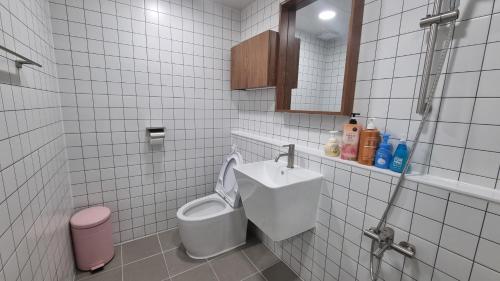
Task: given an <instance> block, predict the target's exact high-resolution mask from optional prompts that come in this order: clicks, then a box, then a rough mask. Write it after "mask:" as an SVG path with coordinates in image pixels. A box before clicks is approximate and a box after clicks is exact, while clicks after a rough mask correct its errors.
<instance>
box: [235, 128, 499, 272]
mask: <svg viewBox="0 0 500 281" xmlns="http://www.w3.org/2000/svg"><path fill="white" fill-rule="evenodd" d="M233 142H234V143H236V144H237V145H238V147H239V149H240V152H241V153H242V156H243V159H245V161H247V162H254V161H262V160H268V159H271V158H272V157H273V156H274V155H276V154H277V153H278V152H280V151H282V148H281V147H279V146H275V145H271V144H269V143H267V142H265V141H260V140H254V139H249V138H246V137H241V136H236V135H235V136H233ZM296 163H297V165H299V166H301V167H305V168H308V169H311V170H313V171H317V172H320V173H322V174H323V182H322V191H321V195H320V201H319V208H318V216H317V220H316V227H315V229H314V230H310V231H306V232H304V233H302V234H299V235H296V236H294V237H292V238H289V239H286V240H283V241H279V242H275V241H272V240H271V239H270V238H269V237H267V236H266V235H265V234H264V233H262V232H260V231H259V236H260V237H261V239H262V240H263V242H264V244H265V245H266V246H267V247H268V248H269V249H271V250H272V251H273V252H274V253H275V254H276V255H277V256H279V257H280V259H281V260H282V261H284V262H285V263H286V264H287V265H288V266H289V267H290V268H292V269H293V270H294V271H295V272H296V273H297V274H298V275H299V276H300V277H301V278H302V279H303V280H304V281H311V280H314V281H319V280H321V281H333V280H339V281H350V280H352V281H354V280H359V281H368V280H370V278H369V257H370V256H369V251H370V243H371V240H370V239H369V238H367V237H365V236H363V234H362V231H363V230H364V229H368V228H370V227H374V226H376V225H377V223H378V219H379V218H380V217H381V216H382V213H383V211H384V208H385V207H386V206H387V202H388V200H389V195H390V194H392V192H394V187H395V183H396V181H397V178H396V177H393V176H390V175H387V174H383V173H379V172H375V171H370V170H368V169H362V168H359V167H355V166H351V165H346V164H343V163H339V162H336V161H332V160H329V159H322V158H320V157H318V156H317V155H312V154H306V153H300V152H299V153H297V159H296ZM400 192H401V193H400V196H399V197H398V198H397V199H396V201H395V205H394V206H393V209H392V211H391V212H390V213H389V217H388V225H389V226H390V227H392V228H393V229H394V230H395V242H396V243H399V242H400V241H409V242H410V243H412V244H413V245H415V246H416V256H415V258H413V259H410V258H405V257H404V256H402V255H400V254H398V253H396V252H395V251H387V252H386V254H385V256H384V259H383V261H384V263H383V265H382V269H381V275H380V277H381V279H379V280H385V281H401V280H404V281H412V280H416V281H430V280H434V281H437V280H469V281H493V280H499V279H500V264H499V263H498V260H500V236H499V235H498V233H499V231H500V205H498V204H493V203H488V202H486V201H482V200H478V199H474V198H470V197H466V196H462V195H459V194H453V193H449V192H447V191H444V190H441V189H438V188H435V187H432V186H428V185H425V184H417V183H415V182H408V181H407V182H405V183H404V184H403V187H402V189H401V191H400Z"/></svg>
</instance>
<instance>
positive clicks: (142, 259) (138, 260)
mask: <svg viewBox="0 0 500 281" xmlns="http://www.w3.org/2000/svg"><path fill="white" fill-rule="evenodd" d="M160 254H163V253H160V252H158V253H156V254H153V255H150V256H147V257H143V258H140V259H137V260H133V261H131V262H128V263H125V264H123V266H124V267H125V266H127V265H131V264H133V263H137V262H140V261H144V260H147V259H149V258H152V257H155V256H157V255H160Z"/></svg>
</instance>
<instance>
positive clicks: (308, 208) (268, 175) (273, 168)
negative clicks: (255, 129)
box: [234, 160, 323, 241]
mask: <svg viewBox="0 0 500 281" xmlns="http://www.w3.org/2000/svg"><path fill="white" fill-rule="evenodd" d="M234 172H235V176H236V180H237V182H238V190H239V192H240V195H241V200H242V201H243V208H244V209H245V214H246V215H247V217H248V219H250V220H251V221H252V222H253V223H255V225H257V226H258V227H259V228H260V229H261V230H262V231H263V232H264V233H266V234H267V235H268V236H269V237H270V238H271V239H273V240H274V241H281V240H284V239H287V238H290V237H292V236H295V235H297V234H299V233H301V232H304V231H306V230H308V229H311V228H313V227H314V226H315V222H316V212H317V209H318V201H319V193H320V189H321V179H322V177H323V176H322V175H321V174H319V173H316V172H313V171H310V170H307V169H304V168H299V167H295V168H293V169H290V168H287V167H286V163H283V162H277V163H276V162H274V161H273V160H269V161H262V162H254V163H248V164H243V165H239V166H237V167H235V168H234Z"/></svg>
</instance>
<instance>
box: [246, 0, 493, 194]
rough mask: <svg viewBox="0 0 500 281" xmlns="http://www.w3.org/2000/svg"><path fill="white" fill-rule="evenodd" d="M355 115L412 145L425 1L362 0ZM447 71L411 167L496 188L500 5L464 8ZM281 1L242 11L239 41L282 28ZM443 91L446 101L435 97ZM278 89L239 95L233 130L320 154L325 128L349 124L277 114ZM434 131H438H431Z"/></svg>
mask: <svg viewBox="0 0 500 281" xmlns="http://www.w3.org/2000/svg"><path fill="white" fill-rule="evenodd" d="M365 2H366V3H365V7H366V8H365V13H364V17H363V23H364V24H363V31H362V38H361V42H362V45H361V50H360V57H359V60H360V63H359V65H358V75H357V83H356V95H355V105H354V112H360V113H361V116H362V118H361V121H362V122H363V123H364V122H365V119H366V118H367V117H375V118H377V121H376V124H377V127H378V128H379V129H380V130H382V131H387V132H389V133H391V134H392V135H393V142H394V143H395V142H396V140H397V139H399V138H406V139H412V138H413V137H414V134H415V132H416V129H417V126H418V120H419V116H418V115H416V114H415V113H413V112H415V106H416V97H417V96H418V90H419V80H420V79H419V78H418V77H417V74H418V73H421V68H422V64H423V60H424V57H425V54H423V53H422V50H425V43H424V32H423V31H422V30H421V29H420V28H419V26H418V20H419V19H420V18H421V17H423V16H425V15H426V14H427V10H428V9H430V10H432V5H427V1H403V0H397V1H388V0H386V1H383V0H375V1H373V0H372V1H365ZM460 2H461V6H460V8H461V10H462V12H461V17H460V19H459V21H458V22H457V23H456V29H455V31H454V36H453V45H452V47H453V48H452V49H451V51H450V52H449V54H450V56H449V59H448V60H447V61H446V73H445V75H443V76H442V78H443V80H442V81H441V83H440V86H439V89H438V91H437V93H438V94H437V95H438V96H442V97H443V99H440V98H436V100H435V103H434V104H435V107H434V110H433V116H432V120H433V121H432V122H431V123H430V125H429V126H428V129H427V130H426V131H425V132H424V136H423V138H422V140H423V141H424V143H423V144H422V145H420V146H419V151H417V155H416V158H415V161H416V162H417V163H420V164H423V165H424V167H419V166H417V165H415V167H414V169H415V170H424V171H425V170H427V169H428V170H429V172H430V173H431V174H435V175H439V176H443V177H447V178H452V179H459V180H461V181H466V182H471V183H476V184H481V185H484V186H488V187H491V188H494V187H495V186H496V185H497V180H498V172H499V167H500V153H499V152H500V149H499V146H498V145H496V141H495V140H498V139H499V138H500V126H498V125H500V123H499V120H500V119H499V118H498V116H497V113H496V111H495V110H496V108H498V107H499V106H500V94H499V93H498V91H496V90H495V89H497V88H498V86H499V82H498V81H500V80H499V78H500V61H499V56H498V53H499V51H500V42H499V41H500V37H499V35H498V34H499V32H500V31H499V26H500V25H499V24H498V22H499V19H500V14H499V12H500V4H499V3H498V1H496V3H495V5H494V1H493V0H481V1H472V0H469V1H460ZM278 23H279V1H272V0H269V1H263V0H258V1H255V2H253V3H252V4H250V5H249V6H248V7H246V8H245V9H243V11H242V39H246V38H249V37H251V36H253V35H255V34H258V33H260V32H262V31H263V30H266V29H274V30H277V29H278ZM441 93H442V94H441ZM274 95H275V91H274V89H266V90H256V91H245V92H239V93H238V98H239V106H238V109H239V116H240V117H239V127H240V129H245V130H248V131H252V132H256V133H258V134H262V135H270V136H273V137H276V138H283V139H289V140H290V141H294V142H296V143H300V144H303V145H307V146H311V147H320V146H321V145H323V144H324V143H325V142H326V140H327V139H328V132H327V131H328V130H332V129H333V128H335V129H340V130H341V129H342V125H343V124H344V123H345V122H346V121H347V118H346V117H337V118H335V117H330V116H316V115H299V114H283V113H275V112H274ZM436 127H437V129H436V131H435V133H434V129H435V128H436Z"/></svg>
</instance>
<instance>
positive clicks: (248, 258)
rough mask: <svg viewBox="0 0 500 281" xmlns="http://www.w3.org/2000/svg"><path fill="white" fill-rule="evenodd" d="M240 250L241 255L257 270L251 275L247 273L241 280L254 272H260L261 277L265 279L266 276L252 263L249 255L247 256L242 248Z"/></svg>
mask: <svg viewBox="0 0 500 281" xmlns="http://www.w3.org/2000/svg"><path fill="white" fill-rule="evenodd" d="M240 252H241V254H242V255H243V256H244V257H245V258H246V259H247V260H248V262H250V264H251V265H252V266H253V267H254V268H255V269H256V270H257V272H256V273H254V274H251V275H249V276H247V277H245V278H243V279H242V280H245V279H247V278H249V277H250V276H253V275H255V274H260V275H262V277H263V278H264V280H267V278H266V276H264V274H263V273H262V271H261V270H260V269H259V268H258V267H257V266H256V265H255V264H254V263H253V261H252V260H251V259H250V257H248V256H247V254H246V253H245V251H243V249H242V250H240ZM278 260H279V259H278Z"/></svg>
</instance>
